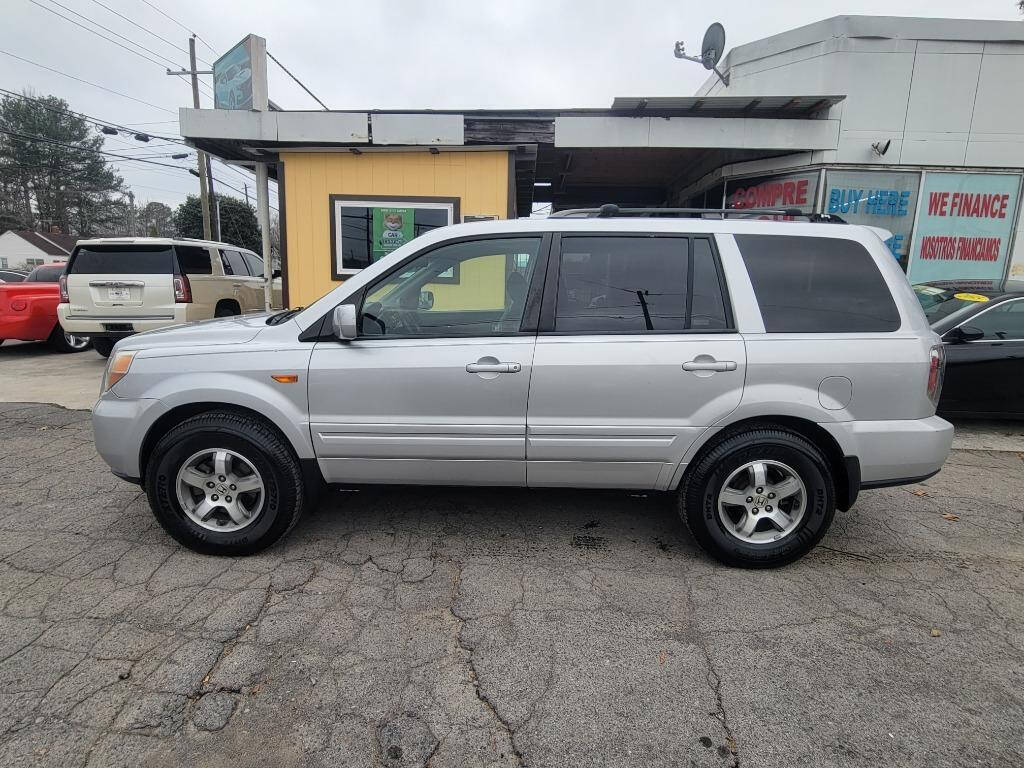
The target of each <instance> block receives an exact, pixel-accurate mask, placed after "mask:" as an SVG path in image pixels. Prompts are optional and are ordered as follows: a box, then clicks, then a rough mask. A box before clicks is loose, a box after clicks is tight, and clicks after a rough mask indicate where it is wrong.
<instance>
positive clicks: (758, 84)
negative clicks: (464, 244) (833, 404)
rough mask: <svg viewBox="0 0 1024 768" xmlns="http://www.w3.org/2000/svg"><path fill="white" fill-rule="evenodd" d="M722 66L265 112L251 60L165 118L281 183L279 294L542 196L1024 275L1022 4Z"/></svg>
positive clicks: (751, 48) (850, 33)
mask: <svg viewBox="0 0 1024 768" xmlns="http://www.w3.org/2000/svg"><path fill="white" fill-rule="evenodd" d="M252 39H255V40H258V38H252ZM247 40H249V38H247ZM245 42H246V41H243V43H245ZM240 45H241V44H240ZM261 50H265V49H261V48H260V46H257V45H248V44H247V47H246V52H247V53H249V54H250V55H252V56H256V55H258V53H259V51H261ZM229 54H233V59H237V58H238V55H237V53H235V52H234V50H233V52H229ZM226 56H228V55H227V54H226ZM665 65H666V66H689V65H680V64H678V63H677V62H675V61H674V60H673V59H672V57H671V55H670V53H669V51H668V49H667V48H666V63H665ZM233 66H234V67H235V69H236V70H237V69H238V65H237V63H235V64H234V65H233ZM261 67H262V68H261ZM718 68H719V70H720V71H722V72H723V73H724V74H726V75H727V76H728V82H729V84H728V85H725V84H724V82H723V81H722V80H721V79H720V78H719V77H718V76H717V75H714V74H712V75H711V77H709V78H708V80H707V81H706V82H705V84H704V85H703V86H702V87H701V88H700V89H699V91H698V92H697V93H696V94H695V95H693V96H680V97H675V96H671V97H640V96H636V97H622V98H616V99H614V101H613V102H612V104H611V105H610V107H608V108H606V109H570V108H567V109H553V110H465V111H453V110H437V111H396V110H388V111H383V110H374V109H372V108H370V109H367V110H365V111H323V112H311V111H281V110H276V109H274V108H273V105H272V104H270V103H269V102H268V100H267V98H266V85H265V72H266V64H265V61H263V62H260V61H253V62H252V64H251V66H250V67H249V69H250V71H251V72H253V73H254V77H256V78H259V76H260V73H263V77H264V80H263V82H262V84H261V83H259V82H254V83H253V84H252V87H251V92H250V93H249V101H248V102H247V103H246V101H245V100H244V99H238V98H236V97H235V95H234V94H232V96H231V104H232V105H234V108H233V109H229V108H218V109H203V110H200V109H182V110H181V115H180V125H181V132H182V135H183V136H184V137H185V138H186V139H187V140H188V141H189V142H190V143H191V144H193V145H194V146H196V147H198V148H199V149H202V150H205V151H207V152H209V153H211V154H213V155H215V156H217V157H220V158H221V159H223V160H225V161H227V162H231V163H237V164H240V165H243V166H247V167H252V168H256V170H257V172H258V177H260V178H265V177H270V178H274V179H276V180H277V186H278V201H277V207H278V209H279V215H280V225H281V238H282V261H283V264H282V267H283V272H284V278H285V290H286V301H287V303H288V304H290V305H292V306H298V305H303V304H308V303H309V302H311V301H313V300H315V299H316V298H317V297H319V296H320V295H322V294H323V293H324V292H326V291H327V290H329V289H330V288H331V287H333V286H334V285H336V284H337V283H338V281H340V280H344V279H345V277H346V276H348V275H351V274H353V273H355V272H357V271H358V270H360V269H362V268H364V267H366V266H367V265H368V264H370V263H372V261H374V260H376V259H377V258H380V257H381V256H382V255H384V254H386V253H387V252H388V251H389V250H390V249H391V248H393V247H394V246H395V245H397V244H400V243H402V242H405V241H406V240H407V239H409V238H411V237H415V236H416V235H417V234H420V233H422V232H423V231H426V230H428V229H432V228H435V227H437V226H443V225H445V224H449V223H454V222H459V221H467V220H468V221H472V220H477V219H479V218H511V217H516V216H529V215H531V212H532V211H533V210H534V208H535V207H536V205H537V204H538V203H541V204H542V203H550V204H551V206H552V208H553V209H554V210H562V209H566V208H578V207H589V206H596V205H600V204H602V203H608V202H612V203H617V204H619V205H620V206H629V205H642V206H688V207H690V206H692V207H708V208H721V207H723V206H724V207H729V208H750V207H758V208H761V207H772V208H776V207H784V208H790V209H793V208H798V209H800V210H801V211H803V212H805V213H827V214H833V215H836V216H839V217H841V218H842V219H844V220H845V221H848V222H851V223H858V224H870V225H874V226H879V227H883V228H885V229H887V230H889V231H890V232H892V233H893V237H892V238H891V239H890V240H889V241H888V245H889V248H890V250H891V251H892V253H893V257H894V258H895V259H898V260H899V262H900V264H901V265H902V266H903V267H904V269H906V270H907V272H908V274H909V277H910V279H911V280H912V281H913V282H921V281H926V280H941V279H965V280H971V281H977V282H979V283H987V282H994V281H1000V280H1003V279H1004V278H1006V277H1011V278H1018V279H1020V280H1024V244H1022V243H1024V223H1022V222H1021V217H1020V199H1021V178H1022V172H1024V98H1020V93H1021V87H1022V83H1024V22H1013V21H982V20H952V19H925V18H898V17H874V16H870V17H869V16H838V17H835V18H831V19H827V20H825V21H820V22H817V23H814V24H810V25H807V26H805V27H800V28H798V29H794V30H791V31H788V32H784V33H782V34H779V35H774V36H772V37H768V38H765V39H763V40H758V41H756V42H752V43H748V44H745V45H741V46H737V47H736V48H733V49H732V50H731V51H729V52H728V53H727V54H726V55H725V57H724V58H723V59H722V60H721V61H720V62H719V65H718ZM218 106H227V105H224V104H219V105H218ZM265 190H266V188H265V187H264V188H263V189H261V190H260V191H261V192H264V193H265ZM261 208H262V210H261V220H262V221H263V223H264V226H266V225H267V223H268V220H267V219H268V213H267V211H268V205H267V204H266V203H265V202H264V204H263V205H262V206H261Z"/></svg>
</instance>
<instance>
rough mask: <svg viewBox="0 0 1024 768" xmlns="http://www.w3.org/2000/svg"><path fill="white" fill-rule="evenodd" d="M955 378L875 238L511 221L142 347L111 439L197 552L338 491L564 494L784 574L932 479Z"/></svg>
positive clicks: (244, 541) (118, 356)
mask: <svg viewBox="0 0 1024 768" xmlns="http://www.w3.org/2000/svg"><path fill="white" fill-rule="evenodd" d="M943 365H944V360H943V356H942V347H941V346H940V344H939V339H938V337H937V336H936V335H935V334H934V333H933V332H932V331H931V329H930V328H929V326H928V322H927V321H926V320H925V316H924V314H923V313H922V311H921V307H920V305H919V304H918V301H917V299H916V298H915V296H914V293H913V291H912V290H911V287H910V285H909V284H908V283H907V280H906V277H905V276H904V275H903V273H902V272H901V271H900V269H899V267H898V266H897V264H896V262H895V260H894V259H893V258H892V256H891V255H890V253H889V251H888V249H887V248H886V247H885V245H884V244H883V242H882V241H881V240H880V239H879V237H878V235H877V234H876V233H875V232H873V231H871V230H869V229H867V228H863V227H858V226H850V225H842V224H835V223H832V224H824V223H795V222H777V221H760V220H749V219H748V220H734V219H715V220H710V219H706V218H701V219H682V218H653V219H652V218H642V219H638V218H624V217H619V218H615V217H612V218H549V219H536V220H519V221H499V222H487V223H476V224H466V225H458V226H454V227H446V228H443V229H438V230H434V231H432V232H429V233H427V234H425V235H422V236H421V237H418V238H417V239H416V240H415V241H413V242H411V243H408V244H406V245H405V246H403V247H401V248H399V249H397V250H396V251H394V252H393V253H392V254H390V255H389V256H387V257H385V258H383V259H381V260H380V261H378V262H376V263H375V264H373V265H372V266H370V267H369V268H368V269H365V270H363V271H362V272H361V273H359V274H358V275H356V276H354V277H353V278H351V279H350V280H348V281H347V282H345V283H344V284H342V285H340V286H338V287H337V288H335V289H334V290H332V291H331V292H330V293H328V294H327V295H326V296H324V297H323V298H321V299H320V300H319V301H317V302H316V303H314V304H312V305H311V306H309V307H307V308H305V309H301V310H289V311H286V312H281V313H278V314H272V315H250V316H241V317H233V318H228V319H224V320H218V321H212V322H204V323H198V324H195V325H190V326H183V327H175V328H167V329H164V330H159V331H154V332H150V333H144V334H141V335H138V336H132V337H130V338H127V339H124V340H122V341H120V342H118V344H117V346H116V347H115V349H114V353H113V354H112V355H111V358H110V361H109V363H108V367H107V372H106V376H105V380H104V384H103V393H102V396H101V397H100V399H99V401H98V402H97V404H96V406H95V409H94V411H93V423H94V426H95V436H96V445H97V449H98V451H99V453H100V455H102V457H103V458H104V459H105V460H106V462H107V463H108V464H110V466H111V467H112V468H113V471H114V473H115V474H117V475H119V476H121V477H123V478H125V479H128V480H131V481H133V482H136V483H141V484H142V485H143V486H144V487H145V489H146V492H147V494H148V497H149V502H150V505H151V506H152V508H153V511H154V513H155V515H156V517H157V519H158V520H159V521H160V523H161V524H162V525H163V526H164V528H165V529H166V530H167V531H168V533H170V534H171V535H172V536H174V537H175V538H176V539H177V540H178V541H180V542H182V543H183V544H184V545H186V546H188V547H190V548H192V549H195V550H198V551H201V552H207V553H220V554H246V553H251V552H256V551H258V550H261V549H263V548H264V547H267V546H269V545H270V544H272V543H273V542H275V541H277V540H278V539H280V538H281V537H282V536H284V535H285V534H286V533H287V532H288V531H289V530H291V528H292V526H294V525H295V523H296V522H297V521H298V519H299V516H300V514H301V513H302V511H303V509H305V508H306V507H308V506H310V504H312V503H313V502H312V500H313V499H314V497H315V492H316V490H317V489H318V488H319V487H320V486H321V485H322V484H323V483H412V484H425V483H434V484H446V485H493V486H529V487H534V488H537V487H554V486H567V487H576V488H641V489H654V490H659V491H669V492H673V493H675V494H676V495H677V497H678V502H679V512H680V515H681V516H682V518H683V520H684V521H685V523H686V524H687V526H688V527H689V529H690V531H691V532H692V534H693V536H694V537H695V538H696V540H697V541H698V542H699V543H700V545H701V546H702V547H704V548H705V549H706V550H707V551H708V552H710V553H711V554H712V555H713V556H715V557H716V558H718V559H720V560H722V561H724V562H726V563H729V564H733V565H740V566H748V567H767V566H777V565H782V564H785V563H788V562H791V561H793V560H795V559H796V558H798V557H800V556H801V555H803V554H804V553H806V552H807V551H809V550H810V549H811V548H813V547H814V546H815V544H816V543H817V542H818V541H819V540H820V539H821V537H822V536H823V535H824V533H825V531H826V530H827V528H828V526H829V524H830V523H831V522H832V518H833V515H834V513H835V510H836V509H837V508H838V509H840V510H846V509H848V508H849V507H850V506H851V505H852V504H853V503H854V501H855V499H856V498H857V494H858V492H859V491H860V489H862V488H879V487H883V486H889V485H899V484H903V483H912V482H917V481H919V480H922V479H924V478H927V477H929V476H931V475H933V474H935V473H936V472H938V471H939V469H940V468H941V467H942V463H943V461H945V459H946V456H947V454H948V452H949V449H950V444H951V442H952V437H953V428H952V426H951V425H950V424H949V423H947V422H945V421H943V420H942V419H941V418H938V417H936V416H935V403H936V401H937V399H938V397H939V390H940V387H941V382H942V373H943Z"/></svg>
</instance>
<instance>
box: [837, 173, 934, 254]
mask: <svg viewBox="0 0 1024 768" xmlns="http://www.w3.org/2000/svg"><path fill="white" fill-rule="evenodd" d="M920 182H921V174H919V173H906V172H898V171H897V172H890V171H843V170H838V171H833V170H829V171H828V172H827V174H826V176H825V213H830V214H833V215H835V216H839V217H840V218H842V219H843V220H844V221H846V222H849V223H850V224H863V225H865V226H869V227H881V228H882V229H887V230H889V231H890V232H892V237H890V238H889V239H888V240H886V242H885V244H886V245H887V246H889V250H890V251H892V255H893V256H895V257H896V258H897V259H900V261H901V262H905V260H906V256H907V249H908V248H909V247H910V232H911V229H912V228H913V225H914V212H915V211H916V209H917V193H918V188H919V186H920Z"/></svg>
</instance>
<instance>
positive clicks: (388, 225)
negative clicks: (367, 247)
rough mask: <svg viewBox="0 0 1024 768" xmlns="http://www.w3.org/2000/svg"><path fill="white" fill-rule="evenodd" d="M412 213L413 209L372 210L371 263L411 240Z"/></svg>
mask: <svg viewBox="0 0 1024 768" xmlns="http://www.w3.org/2000/svg"><path fill="white" fill-rule="evenodd" d="M413 213H414V209H413V208H374V209H373V261H377V260H378V259H382V258H384V257H385V256H387V255H388V254H389V253H391V252H392V251H393V250H395V249H396V248H399V247H401V246H403V245H405V244H406V243H408V242H409V241H410V240H412V238H413V231H414V230H413Z"/></svg>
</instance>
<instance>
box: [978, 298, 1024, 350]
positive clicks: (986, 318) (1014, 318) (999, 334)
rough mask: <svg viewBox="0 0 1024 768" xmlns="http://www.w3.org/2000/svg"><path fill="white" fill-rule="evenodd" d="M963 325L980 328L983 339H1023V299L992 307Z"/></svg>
mask: <svg viewBox="0 0 1024 768" xmlns="http://www.w3.org/2000/svg"><path fill="white" fill-rule="evenodd" d="M964 325H965V326H971V327H974V328H980V329H981V330H983V331H984V332H985V339H991V340H992V341H998V340H1007V339H1024V300H1020V301H1008V302H1006V303H1005V304H1000V305H999V306H998V307H992V309H990V310H988V311H987V312H983V313H982V314H980V315H978V316H977V317H976V318H972V319H970V320H968V321H967V322H966V323H964Z"/></svg>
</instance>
